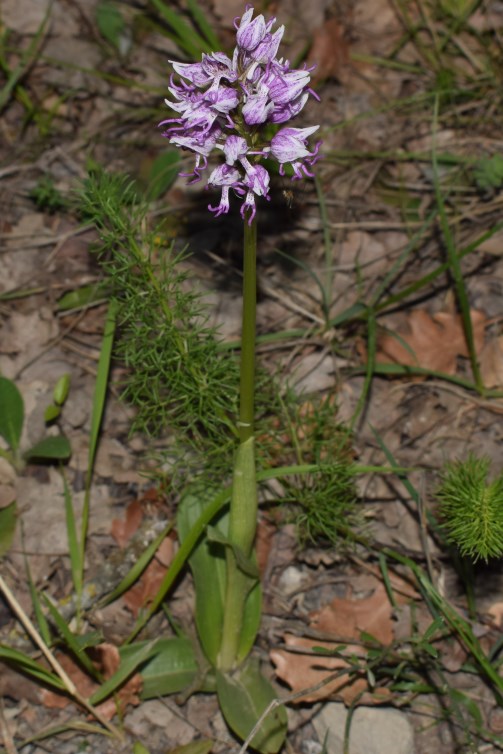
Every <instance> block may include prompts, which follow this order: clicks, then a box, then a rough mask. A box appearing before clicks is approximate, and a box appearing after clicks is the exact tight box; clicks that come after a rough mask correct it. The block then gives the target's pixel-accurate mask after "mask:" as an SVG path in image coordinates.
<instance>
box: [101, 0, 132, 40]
mask: <svg viewBox="0 0 503 754" xmlns="http://www.w3.org/2000/svg"><path fill="white" fill-rule="evenodd" d="M96 24H97V26H98V29H99V31H100V34H101V35H102V37H104V38H105V39H106V40H107V41H108V42H110V43H111V44H113V46H114V47H116V48H117V49H119V48H120V41H121V35H122V33H123V32H124V28H125V23H124V19H123V17H122V15H121V13H120V11H119V9H118V8H116V7H115V5H113V4H112V3H109V2H107V1H106V0H105V1H104V2H101V3H99V5H97V7H96Z"/></svg>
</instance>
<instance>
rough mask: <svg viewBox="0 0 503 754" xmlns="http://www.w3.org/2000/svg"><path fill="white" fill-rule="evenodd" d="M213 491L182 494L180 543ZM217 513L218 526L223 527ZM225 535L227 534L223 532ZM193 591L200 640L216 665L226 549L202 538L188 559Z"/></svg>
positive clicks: (221, 618)
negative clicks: (193, 586)
mask: <svg viewBox="0 0 503 754" xmlns="http://www.w3.org/2000/svg"><path fill="white" fill-rule="evenodd" d="M213 497H214V491H213V490H209V491H205V492H203V491H202V490H198V491H195V490H194V491H192V492H189V493H188V494H186V495H184V497H183V499H182V501H181V503H180V505H179V506H178V515H177V528H178V535H179V537H180V542H181V543H183V541H184V539H186V537H187V536H188V534H189V532H190V529H191V528H192V526H193V525H194V524H195V523H196V521H197V519H198V518H199V516H200V515H201V513H202V511H203V510H204V508H205V507H206V506H207V505H208V503H209V502H210V501H211V500H212V499H213ZM223 518H224V517H223V516H222V515H221V514H220V517H219V518H218V522H219V523H218V524H216V525H219V527H221V526H222V523H221V522H222V519H223ZM225 533H226V532H225ZM189 564H190V568H191V570H192V575H193V577H194V585H195V589H196V624H197V629H198V633H199V639H200V642H201V645H202V647H203V650H204V652H205V654H206V657H207V658H208V660H209V661H210V662H211V663H212V665H215V664H216V661H217V656H218V652H219V650H220V643H221V640H222V626H223V620H224V599H225V582H226V578H225V574H226V565H225V549H224V547H222V546H220V545H218V544H213V545H210V543H209V542H208V540H207V539H205V538H201V540H200V541H199V544H198V545H196V547H195V548H194V550H193V552H192V555H191V556H190V558H189Z"/></svg>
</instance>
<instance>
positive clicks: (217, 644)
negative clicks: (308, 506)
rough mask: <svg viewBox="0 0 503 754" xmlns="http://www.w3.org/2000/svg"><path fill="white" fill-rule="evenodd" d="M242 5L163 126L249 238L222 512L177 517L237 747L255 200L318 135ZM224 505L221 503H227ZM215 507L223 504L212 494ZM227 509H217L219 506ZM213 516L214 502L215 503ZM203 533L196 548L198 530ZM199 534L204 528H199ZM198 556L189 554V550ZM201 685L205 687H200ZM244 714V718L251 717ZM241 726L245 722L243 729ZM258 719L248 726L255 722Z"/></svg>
mask: <svg viewBox="0 0 503 754" xmlns="http://www.w3.org/2000/svg"><path fill="white" fill-rule="evenodd" d="M275 22H276V19H275V18H271V19H270V20H268V21H266V20H265V18H264V16H263V15H254V8H253V7H251V6H247V7H246V9H245V12H244V14H243V16H242V17H241V18H240V19H236V20H235V22H234V25H235V28H236V46H235V49H234V52H233V55H232V57H228V56H227V55H226V54H224V53H223V52H212V53H210V54H203V55H202V60H201V62H199V63H180V62H176V61H172V62H171V65H172V67H173V70H174V72H175V73H176V74H178V77H179V79H178V81H175V77H174V76H173V75H172V76H171V81H170V87H169V92H170V94H171V99H166V104H167V105H168V107H170V108H171V109H172V110H173V111H175V113H176V117H173V118H168V119H166V120H164V121H162V123H161V124H160V125H161V126H163V127H165V130H164V134H163V135H164V136H165V137H167V138H168V139H169V141H170V143H171V144H173V145H175V146H178V147H180V148H182V149H184V150H189V151H191V152H193V153H194V154H195V163H194V165H193V168H192V171H191V172H188V173H187V172H186V173H182V174H181V175H183V176H185V177H187V178H188V179H189V180H190V182H191V183H195V182H197V181H199V180H200V179H201V178H202V173H203V171H204V170H205V169H206V168H207V167H208V161H209V157H210V155H211V154H212V153H213V152H215V153H216V154H220V155H221V156H222V157H223V160H222V161H221V163H220V164H218V165H217V166H216V167H214V168H213V170H212V171H211V172H210V174H209V177H208V179H207V188H210V187H219V188H220V189H221V196H220V202H219V203H218V204H217V205H216V206H213V205H212V204H209V205H208V209H209V210H210V212H212V213H213V214H214V215H215V216H216V217H219V216H220V215H224V214H227V213H228V212H229V210H230V195H231V191H232V194H233V195H234V196H236V197H237V198H238V200H239V201H241V207H240V213H241V217H242V218H243V227H244V258H243V318H242V339H241V364H240V394H239V418H238V421H237V436H238V439H239V442H238V447H237V450H236V455H235V462H234V471H233V481H232V488H231V493H230V506H229V510H228V512H226V513H224V514H222V511H221V509H220V505H219V504H218V505H216V507H215V510H218V511H219V515H218V516H216V517H215V518H212V517H210V516H209V514H208V511H212V503H211V497H212V493H211V492H210V493H209V494H208V490H206V489H205V490H204V491H203V490H202V489H201V488H199V487H198V486H197V485H194V487H193V488H192V489H191V491H190V493H189V494H187V495H185V496H184V499H183V500H182V503H181V505H180V507H179V513H178V531H179V535H180V539H181V543H182V548H183V547H184V546H185V547H187V548H188V546H189V545H190V547H191V548H193V549H192V550H191V555H190V559H189V562H190V565H191V568H192V571H193V575H194V580H195V586H196V625H197V629H198V638H199V643H200V645H201V647H202V650H203V654H204V660H205V662H206V663H207V664H208V668H209V669H210V675H211V676H212V677H214V678H215V680H216V689H217V693H218V697H219V700H220V705H221V708H222V711H223V714H224V716H225V718H226V720H227V722H228V723H229V725H230V727H231V728H232V729H233V730H234V732H236V733H237V734H238V735H239V736H241V737H242V738H246V736H247V735H248V734H249V733H250V730H251V729H252V728H253V725H254V723H255V722H256V717H258V716H259V715H260V713H261V712H262V711H263V709H265V708H266V707H267V705H268V703H269V702H270V701H271V699H273V698H274V690H273V688H272V687H271V686H270V684H269V682H268V681H267V680H266V679H265V678H263V677H262V676H261V674H260V671H259V669H258V665H256V664H255V663H254V662H253V660H251V659H250V658H249V655H250V651H251V649H252V647H253V644H254V641H255V637H256V634H257V631H258V628H259V625H260V604H261V593H260V583H259V578H258V571H257V565H256V560H255V554H254V541H255V533H256V522H257V506H258V502H257V481H256V464H255V437H254V392H255V319H256V252H257V217H256V215H257V204H256V203H257V198H259V197H263V198H265V199H266V200H269V199H270V196H269V188H270V174H269V171H268V169H267V168H266V167H265V166H264V165H263V164H262V163H263V161H264V160H265V159H267V160H269V161H276V162H277V163H278V165H279V168H278V170H279V173H280V175H285V172H286V171H288V172H289V173H290V174H291V177H292V180H296V179H302V178H303V177H305V176H308V177H312V176H313V173H312V172H311V167H312V166H313V165H314V164H315V162H316V161H317V159H318V158H319V150H320V145H321V142H317V143H316V144H315V146H314V148H312V149H311V150H310V149H309V148H308V139H309V137H310V136H312V134H314V133H315V131H317V129H318V128H319V126H311V127H308V128H294V127H291V126H290V125H283V124H286V123H289V122H290V121H291V120H292V119H294V118H295V117H296V116H297V115H299V113H300V112H301V111H302V109H303V108H304V106H305V104H306V102H307V100H308V98H309V96H310V95H312V96H314V97H315V98H316V99H319V98H318V97H317V95H316V94H315V93H314V92H313V90H312V89H311V88H310V73H311V70H312V69H310V68H307V67H306V66H304V67H303V68H301V69H295V68H292V67H291V66H290V63H289V61H288V60H284V59H283V58H278V57H277V53H278V49H279V45H280V42H281V39H282V37H283V34H284V30H285V29H284V26H280V27H279V28H278V29H276V30H275V31H273V27H274V25H275ZM224 497H225V493H224ZM216 499H217V500H218V499H219V496H218V494H217V498H216ZM222 499H223V498H222ZM213 505H214V503H213ZM201 521H203V522H205V523H206V524H209V523H210V522H211V524H212V526H206V527H205V529H204V535H203V536H202V537H198V538H197V539H196V540H195V541H193V540H194V531H195V530H197V531H200V530H201V525H200V524H201ZM198 524H199V528H198ZM194 545H195V547H194ZM203 686H204V682H203ZM246 710H247V711H246ZM247 715H248V716H250V715H251V717H250V718H249V720H246V718H247ZM254 716H255V717H254ZM285 731H286V718H285V715H284V711H283V710H282V709H280V710H279V711H276V712H275V713H274V715H270V716H269V718H268V719H266V720H265V721H264V722H263V724H262V726H261V728H260V729H259V730H258V731H257V732H256V733H255V735H254V737H253V740H252V746H253V747H254V748H256V749H259V750H260V751H264V752H274V751H277V750H278V749H279V747H280V746H281V745H282V742H283V740H284V735H285Z"/></svg>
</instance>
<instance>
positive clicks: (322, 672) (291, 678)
mask: <svg viewBox="0 0 503 754" xmlns="http://www.w3.org/2000/svg"><path fill="white" fill-rule="evenodd" d="M283 638H284V641H285V644H286V645H287V646H288V647H292V648H293V649H296V650H304V651H305V652H312V648H313V647H323V648H324V649H327V650H333V649H334V647H335V646H336V645H335V644H334V643H333V642H328V641H318V639H306V638H305V637H303V636H293V635H292V634H285V635H284V637H283ZM360 649H361V647H351V646H349V647H347V651H348V652H350V651H352V650H360ZM270 657H271V660H272V662H273V663H274V665H275V666H276V675H277V676H278V678H281V680H282V681H284V682H285V683H286V684H288V686H290V688H291V689H292V691H293V692H294V693H297V692H299V691H302V690H303V689H309V688H310V687H312V686H315V685H316V684H318V683H321V682H322V681H325V680H326V679H327V678H328V677H329V676H330V675H332V674H333V673H335V672H336V671H337V670H341V671H343V670H344V669H345V668H349V665H348V663H347V662H345V661H344V660H342V659H340V658H339V657H327V656H324V655H313V654H312V653H311V654H305V655H303V654H297V652H296V653H295V654H293V653H292V652H288V651H287V650H284V649H275V650H273V651H272V652H271V653H270ZM366 688H367V681H366V680H365V679H364V678H355V679H353V678H350V676H349V675H348V674H347V673H343V674H342V675H341V676H339V677H338V678H335V679H333V680H331V681H328V682H327V683H325V684H324V685H323V686H322V687H321V688H319V689H317V690H316V691H312V692H311V693H308V694H305V695H303V696H302V697H300V698H299V699H297V700H296V702H297V703H311V702H318V701H320V700H321V699H328V698H329V697H335V696H336V697H338V698H341V699H343V700H344V702H345V703H346V704H351V702H352V701H353V700H354V699H355V698H356V697H357V696H359V695H360V694H362V693H364V692H365V689H366Z"/></svg>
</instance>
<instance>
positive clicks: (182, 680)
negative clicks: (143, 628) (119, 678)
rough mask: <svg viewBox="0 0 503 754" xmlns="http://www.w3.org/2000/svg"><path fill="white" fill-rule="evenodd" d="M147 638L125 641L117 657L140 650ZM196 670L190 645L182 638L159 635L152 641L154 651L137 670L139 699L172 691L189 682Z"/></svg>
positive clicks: (194, 675) (165, 694)
mask: <svg viewBox="0 0 503 754" xmlns="http://www.w3.org/2000/svg"><path fill="white" fill-rule="evenodd" d="M146 644H147V642H138V643H136V644H128V645H126V646H124V647H122V648H121V649H120V650H119V652H120V655H121V659H124V660H125V661H127V660H129V658H130V657H131V656H133V655H134V653H137V652H138V651H141V650H142V648H143V647H144V646H145V645H146ZM197 672H198V665H197V661H196V658H195V654H194V649H193V646H192V644H191V642H190V641H189V639H186V638H183V637H182V638H171V639H160V640H159V641H158V642H157V643H156V645H155V654H154V656H153V657H152V658H151V659H149V660H148V661H147V662H146V663H145V664H144V665H143V667H142V668H140V673H141V676H142V679H143V689H142V691H141V698H142V699H152V698H156V697H160V696H167V695H168V694H176V693H179V692H180V691H183V690H184V689H185V688H187V686H189V685H190V684H191V683H192V682H193V680H194V678H195V677H196V674H197Z"/></svg>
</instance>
